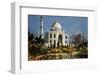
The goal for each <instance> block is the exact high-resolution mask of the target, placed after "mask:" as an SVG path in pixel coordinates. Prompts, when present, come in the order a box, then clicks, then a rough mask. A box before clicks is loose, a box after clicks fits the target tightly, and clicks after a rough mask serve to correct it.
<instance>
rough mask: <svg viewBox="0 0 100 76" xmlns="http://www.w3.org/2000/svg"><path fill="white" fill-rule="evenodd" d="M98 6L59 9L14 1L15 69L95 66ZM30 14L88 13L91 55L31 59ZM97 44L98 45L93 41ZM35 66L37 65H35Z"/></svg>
mask: <svg viewBox="0 0 100 76" xmlns="http://www.w3.org/2000/svg"><path fill="white" fill-rule="evenodd" d="M95 12H96V10H95V9H91V8H77V7H67V8H57V7H43V6H34V5H33V4H26V3H12V61H11V62H12V70H11V71H12V72H13V73H22V72H43V71H44V72H46V71H56V70H67V69H71V68H72V69H74V68H90V67H94V65H95V55H94V54H95V52H94V50H95V49H94V46H95V37H96V32H95V31H96V28H95V26H94V25H95ZM28 14H39V15H62V16H88V18H89V19H88V20H89V21H88V22H89V24H88V25H89V26H88V35H89V36H88V37H89V58H88V59H82V60H81V59H75V60H55V61H54V60H50V61H33V62H28V61H27V34H26V33H27V29H28V28H27V27H28V20H27V15H28ZM93 43H94V44H93ZM33 67H34V68H33Z"/></svg>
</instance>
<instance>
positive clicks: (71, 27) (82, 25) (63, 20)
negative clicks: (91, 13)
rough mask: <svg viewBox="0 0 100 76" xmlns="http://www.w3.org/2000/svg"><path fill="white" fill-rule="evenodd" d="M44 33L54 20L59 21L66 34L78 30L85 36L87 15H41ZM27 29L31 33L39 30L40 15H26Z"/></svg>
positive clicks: (86, 32)
mask: <svg viewBox="0 0 100 76" xmlns="http://www.w3.org/2000/svg"><path fill="white" fill-rule="evenodd" d="M43 20H44V33H45V32H46V31H49V30H50V28H51V26H52V24H53V23H54V22H56V21H57V22H59V23H60V24H61V27H62V29H63V30H64V31H65V32H66V33H68V34H75V32H80V33H81V34H83V33H84V35H85V36H86V37H87V35H88V17H78V16H43ZM28 30H29V31H30V32H32V33H37V32H39V31H40V15H28Z"/></svg>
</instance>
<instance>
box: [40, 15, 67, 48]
mask: <svg viewBox="0 0 100 76" xmlns="http://www.w3.org/2000/svg"><path fill="white" fill-rule="evenodd" d="M43 27H44V22H43V16H41V17H40V33H39V35H40V36H41V38H42V39H44V40H45V43H44V44H45V46H49V47H52V46H55V47H58V46H68V45H69V36H68V34H67V33H65V32H64V30H63V28H62V25H61V24H60V23H59V22H57V21H56V22H54V23H52V25H51V27H50V30H49V31H48V32H46V33H44V32H43V31H44V29H43Z"/></svg>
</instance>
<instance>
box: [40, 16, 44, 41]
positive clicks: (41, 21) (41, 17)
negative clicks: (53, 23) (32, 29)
mask: <svg viewBox="0 0 100 76" xmlns="http://www.w3.org/2000/svg"><path fill="white" fill-rule="evenodd" d="M40 36H41V38H42V39H43V16H40Z"/></svg>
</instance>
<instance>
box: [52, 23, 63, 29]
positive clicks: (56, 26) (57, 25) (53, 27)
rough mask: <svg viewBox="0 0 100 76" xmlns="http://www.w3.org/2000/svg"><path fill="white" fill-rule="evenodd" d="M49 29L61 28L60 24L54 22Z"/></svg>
mask: <svg viewBox="0 0 100 76" xmlns="http://www.w3.org/2000/svg"><path fill="white" fill-rule="evenodd" d="M51 30H61V24H60V23H59V22H54V23H53V25H52V27H51Z"/></svg>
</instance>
